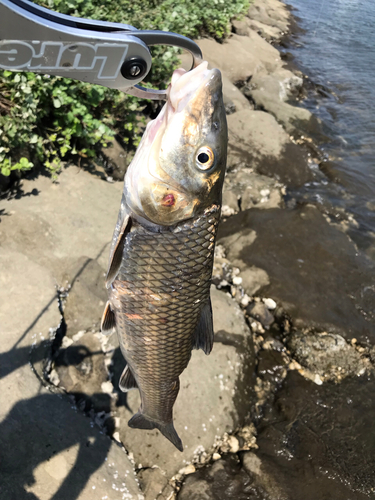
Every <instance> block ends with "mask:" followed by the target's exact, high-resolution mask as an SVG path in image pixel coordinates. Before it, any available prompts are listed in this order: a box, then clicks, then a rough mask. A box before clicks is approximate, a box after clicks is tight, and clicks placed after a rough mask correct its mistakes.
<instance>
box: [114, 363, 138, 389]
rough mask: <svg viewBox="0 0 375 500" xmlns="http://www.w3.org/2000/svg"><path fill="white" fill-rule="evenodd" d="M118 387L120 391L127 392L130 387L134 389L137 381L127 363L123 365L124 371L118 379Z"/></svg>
mask: <svg viewBox="0 0 375 500" xmlns="http://www.w3.org/2000/svg"><path fill="white" fill-rule="evenodd" d="M118 385H119V387H120V389H121V390H122V392H128V391H130V390H131V389H136V388H137V387H138V386H137V382H136V381H135V378H134V375H133V374H132V372H131V370H130V368H129V365H126V366H125V369H124V371H123V372H122V374H121V377H120V381H119V384H118Z"/></svg>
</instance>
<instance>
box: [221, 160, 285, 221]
mask: <svg viewBox="0 0 375 500" xmlns="http://www.w3.org/2000/svg"><path fill="white" fill-rule="evenodd" d="M281 204H282V193H281V185H280V184H279V183H278V182H277V181H275V180H274V179H271V178H270V177H267V176H265V175H260V174H257V173H255V172H254V171H253V169H251V168H241V169H235V170H233V171H232V172H228V173H227V175H226V176H225V181H224V189H223V205H224V206H227V207H229V208H231V209H232V210H233V212H234V213H237V212H238V211H239V209H240V208H241V210H247V209H248V208H252V207H255V206H256V207H258V208H275V207H278V206H280V205H281Z"/></svg>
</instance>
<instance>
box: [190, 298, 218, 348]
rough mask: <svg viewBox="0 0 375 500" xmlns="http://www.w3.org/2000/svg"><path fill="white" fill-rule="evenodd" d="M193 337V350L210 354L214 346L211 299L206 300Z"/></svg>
mask: <svg viewBox="0 0 375 500" xmlns="http://www.w3.org/2000/svg"><path fill="white" fill-rule="evenodd" d="M194 335H195V338H194V341H193V349H202V351H204V353H205V354H210V352H211V351H212V346H213V344H214V326H213V321H212V305H211V299H208V302H207V304H206V305H205V306H204V307H203V309H202V312H201V317H200V319H199V321H198V324H197V328H196V329H195V334H194Z"/></svg>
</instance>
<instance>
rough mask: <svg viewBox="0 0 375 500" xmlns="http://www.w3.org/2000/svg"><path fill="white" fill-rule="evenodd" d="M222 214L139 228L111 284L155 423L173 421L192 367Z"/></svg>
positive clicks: (129, 356) (124, 339) (124, 342)
mask: <svg viewBox="0 0 375 500" xmlns="http://www.w3.org/2000/svg"><path fill="white" fill-rule="evenodd" d="M219 216H220V209H219V207H218V206H214V207H212V208H211V209H210V210H207V211H206V213H205V214H204V215H202V216H200V217H197V218H195V219H192V220H191V221H187V222H185V223H182V224H179V225H178V226H176V227H175V228H166V229H165V230H163V231H162V232H151V231H149V230H148V229H147V228H145V227H143V226H142V225H140V224H136V225H135V226H134V227H133V229H132V231H131V232H130V233H129V234H128V236H127V238H126V242H125V246H124V251H123V258H122V263H121V267H120V270H119V274H118V276H117V278H116V280H115V281H114V282H113V284H112V293H113V294H114V295H115V296H116V299H117V300H118V301H119V302H118V303H119V307H116V311H115V315H116V324H117V327H118V331H120V332H121V333H122V334H121V335H120V346H121V350H122V353H123V355H124V357H125V359H126V361H127V363H128V365H129V367H130V369H131V372H132V373H133V375H134V378H135V380H136V382H137V385H138V388H139V390H140V393H141V401H142V403H141V407H142V410H143V411H144V412H145V413H146V414H147V415H148V416H149V417H151V418H153V419H154V420H155V421H160V422H163V421H168V420H171V419H172V408H173V404H174V401H175V399H176V397H177V394H178V388H179V383H178V377H179V375H180V374H181V373H182V371H183V370H184V369H185V368H186V366H187V364H188V362H189V359H190V356H191V349H192V348H193V346H194V343H195V339H194V333H195V330H196V326H197V323H198V320H199V317H200V313H201V310H202V308H203V306H204V305H205V303H207V301H208V300H209V291H210V282H211V273H212V264H213V255H214V244H215V237H216V231H217V226H218V221H219ZM156 262H157V265H156V266H155V264H154V263H156ZM160 269H163V271H160Z"/></svg>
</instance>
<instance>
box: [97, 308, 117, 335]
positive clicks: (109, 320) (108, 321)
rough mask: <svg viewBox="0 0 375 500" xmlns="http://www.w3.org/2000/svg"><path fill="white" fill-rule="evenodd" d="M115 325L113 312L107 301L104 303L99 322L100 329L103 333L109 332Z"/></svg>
mask: <svg viewBox="0 0 375 500" xmlns="http://www.w3.org/2000/svg"><path fill="white" fill-rule="evenodd" d="M115 326H116V318H115V313H114V312H113V311H112V309H111V305H110V303H109V301H108V302H107V303H106V305H105V308H104V312H103V316H102V323H101V327H100V329H101V331H102V333H104V335H107V334H109V333H111V331H112V329H113V328H114V327H115Z"/></svg>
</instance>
